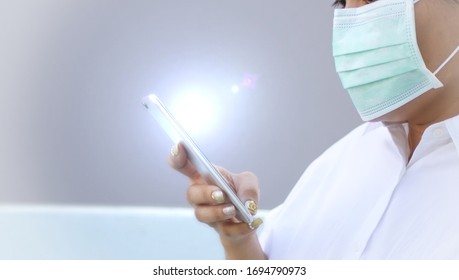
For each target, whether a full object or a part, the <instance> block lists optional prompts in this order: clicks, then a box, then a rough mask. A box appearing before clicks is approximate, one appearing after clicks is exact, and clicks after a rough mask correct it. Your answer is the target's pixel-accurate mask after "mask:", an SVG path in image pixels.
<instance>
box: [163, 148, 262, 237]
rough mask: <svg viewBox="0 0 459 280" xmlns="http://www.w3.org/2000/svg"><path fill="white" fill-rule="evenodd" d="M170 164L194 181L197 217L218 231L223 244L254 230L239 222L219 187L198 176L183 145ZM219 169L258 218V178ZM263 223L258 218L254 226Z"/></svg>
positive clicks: (190, 191)
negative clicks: (224, 241)
mask: <svg viewBox="0 0 459 280" xmlns="http://www.w3.org/2000/svg"><path fill="white" fill-rule="evenodd" d="M169 163H170V165H171V166H172V167H173V168H174V169H176V170H177V171H179V172H181V173H183V174H184V175H186V176H187V177H188V178H189V179H190V185H189V188H188V191H187V199H188V202H189V203H190V204H191V205H192V206H193V207H194V209H195V215H196V218H197V219H198V220H199V221H201V222H203V223H206V224H208V225H210V226H211V227H213V228H215V230H216V231H217V232H218V233H219V234H220V237H221V239H222V241H223V239H225V240H227V241H230V242H232V241H238V240H239V239H243V237H245V236H247V235H249V234H250V233H252V232H253V231H254V230H253V228H250V227H249V226H248V225H247V224H245V223H242V222H240V221H239V220H237V218H236V209H235V207H234V206H233V205H232V204H231V202H230V201H229V199H228V198H227V197H226V195H225V194H224V193H223V192H222V191H221V189H220V188H219V187H217V186H215V185H209V184H208V183H207V182H206V181H205V180H204V178H203V177H202V176H201V175H200V174H199V173H198V171H197V170H196V168H195V166H194V165H193V163H191V161H190V160H189V159H188V157H187V151H186V149H185V147H184V146H183V145H182V144H178V145H176V146H174V147H173V148H172V150H171V156H170V158H169ZM218 170H219V171H220V173H221V174H222V175H223V177H224V178H225V179H226V180H227V182H228V183H229V184H230V185H231V186H232V187H233V188H234V191H235V192H236V194H237V196H238V197H239V198H240V199H241V201H242V202H244V203H245V204H246V206H247V207H248V209H249V211H250V212H251V213H252V214H253V215H254V214H255V213H256V210H257V209H256V208H257V204H258V199H259V187H258V179H257V177H256V176H255V175H254V174H253V173H250V172H244V173H240V174H233V173H231V172H229V171H227V170H226V169H224V168H218ZM261 223H262V221H261V219H255V221H254V222H253V223H252V226H253V227H254V228H256V227H258V226H259V225H260V224H261Z"/></svg>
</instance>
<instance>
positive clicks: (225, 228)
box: [215, 218, 263, 237]
mask: <svg viewBox="0 0 459 280" xmlns="http://www.w3.org/2000/svg"><path fill="white" fill-rule="evenodd" d="M261 224H263V220H262V219H261V218H256V219H255V220H254V221H253V222H252V225H251V226H249V225H247V224H245V223H232V222H230V221H227V222H223V223H218V224H215V229H216V230H217V231H218V232H219V233H220V235H222V236H225V237H233V236H241V235H245V234H247V233H250V232H252V231H253V230H256V229H257V228H258V227H259V226H260V225H261Z"/></svg>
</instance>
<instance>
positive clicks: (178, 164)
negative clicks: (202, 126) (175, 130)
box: [169, 143, 200, 180]
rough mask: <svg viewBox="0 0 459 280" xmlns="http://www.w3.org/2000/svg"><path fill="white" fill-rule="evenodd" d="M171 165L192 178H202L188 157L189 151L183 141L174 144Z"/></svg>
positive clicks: (170, 158) (170, 157)
mask: <svg viewBox="0 0 459 280" xmlns="http://www.w3.org/2000/svg"><path fill="white" fill-rule="evenodd" d="M169 165H170V166H171V167H172V168H174V169H175V170H177V171H179V172H180V173H182V174H184V175H185V176H187V177H188V178H190V179H191V180H197V179H199V178H200V174H199V172H198V170H197V169H196V167H195V166H194V165H193V163H192V162H191V161H190V160H189V159H188V153H187V151H186V148H185V146H184V145H183V143H177V144H176V145H174V146H172V148H171V153H170V156H169Z"/></svg>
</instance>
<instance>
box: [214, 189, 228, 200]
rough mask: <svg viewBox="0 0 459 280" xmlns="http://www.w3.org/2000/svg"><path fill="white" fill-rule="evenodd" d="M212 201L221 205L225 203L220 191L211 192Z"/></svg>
mask: <svg viewBox="0 0 459 280" xmlns="http://www.w3.org/2000/svg"><path fill="white" fill-rule="evenodd" d="M212 199H213V200H215V201H216V202H218V203H222V202H224V201H225V195H224V194H223V192H222V191H221V190H216V191H214V192H212Z"/></svg>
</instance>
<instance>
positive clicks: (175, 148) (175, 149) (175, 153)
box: [171, 144, 179, 157]
mask: <svg viewBox="0 0 459 280" xmlns="http://www.w3.org/2000/svg"><path fill="white" fill-rule="evenodd" d="M178 154H179V148H178V145H177V144H175V145H174V146H172V148H171V155H172V156H173V157H176V156H178Z"/></svg>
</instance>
